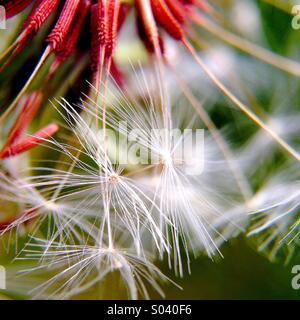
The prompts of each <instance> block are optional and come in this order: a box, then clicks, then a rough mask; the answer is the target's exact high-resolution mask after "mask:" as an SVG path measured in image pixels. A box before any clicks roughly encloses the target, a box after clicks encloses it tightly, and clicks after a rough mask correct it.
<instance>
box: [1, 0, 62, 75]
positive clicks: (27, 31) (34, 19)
mask: <svg viewBox="0 0 300 320" xmlns="http://www.w3.org/2000/svg"><path fill="white" fill-rule="evenodd" d="M58 3H59V0H37V1H36V3H35V5H34V6H33V8H32V10H31V13H30V15H29V16H28V18H27V19H26V21H25V22H24V24H23V31H22V33H21V34H20V36H19V37H18V39H17V40H16V43H17V46H16V48H15V49H14V50H13V52H12V53H11V55H10V57H9V58H8V59H7V60H6V61H5V63H4V64H3V65H2V66H1V68H0V72H2V71H3V69H4V68H6V67H7V66H8V65H9V64H10V62H11V61H12V59H13V58H14V57H15V56H16V55H17V54H18V53H19V52H20V51H21V50H22V49H23V47H24V46H25V44H26V43H27V41H28V40H29V39H30V38H31V37H32V36H34V35H35V34H36V33H37V32H38V31H39V30H40V28H41V27H42V26H43V24H44V23H45V22H46V21H47V19H48V18H49V16H50V15H51V13H52V12H53V10H54V9H55V7H56V6H57V5H58Z"/></svg>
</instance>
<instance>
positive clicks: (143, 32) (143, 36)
mask: <svg viewBox="0 0 300 320" xmlns="http://www.w3.org/2000/svg"><path fill="white" fill-rule="evenodd" d="M136 25H137V31H138V35H139V37H140V39H141V40H142V42H143V44H144V46H145V48H146V50H147V51H148V53H150V54H154V53H155V48H154V44H153V43H152V42H151V41H150V39H149V37H148V36H147V32H146V30H145V27H144V25H143V22H142V20H141V18H140V17H139V16H137V18H136ZM158 42H159V47H160V51H161V53H162V54H164V51H165V50H164V42H163V39H162V37H161V36H160V35H159V36H158Z"/></svg>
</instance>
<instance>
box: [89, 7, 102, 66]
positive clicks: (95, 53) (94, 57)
mask: <svg viewBox="0 0 300 320" xmlns="http://www.w3.org/2000/svg"><path fill="white" fill-rule="evenodd" d="M98 21H99V20H98V4H94V5H92V6H91V53H90V54H91V67H92V70H93V71H96V69H97V66H98V64H99V48H100V39H99V36H98Z"/></svg>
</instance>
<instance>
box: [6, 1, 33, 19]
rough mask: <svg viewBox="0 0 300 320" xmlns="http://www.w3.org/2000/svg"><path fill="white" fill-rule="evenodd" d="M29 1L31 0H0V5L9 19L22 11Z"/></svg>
mask: <svg viewBox="0 0 300 320" xmlns="http://www.w3.org/2000/svg"><path fill="white" fill-rule="evenodd" d="M31 2H32V0H0V5H1V6H4V8H5V12H6V18H7V19H9V18H11V17H13V16H15V15H17V14H18V13H20V12H22V11H23V10H24V9H25V8H26V7H28V6H29V5H30V4H31Z"/></svg>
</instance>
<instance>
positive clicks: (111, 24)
mask: <svg viewBox="0 0 300 320" xmlns="http://www.w3.org/2000/svg"><path fill="white" fill-rule="evenodd" d="M107 1H108V5H107V21H108V29H107V36H106V43H105V45H106V49H105V50H106V51H105V53H106V55H107V57H111V56H112V55H113V52H114V50H115V47H116V38H117V30H118V19H119V11H120V0H107Z"/></svg>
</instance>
